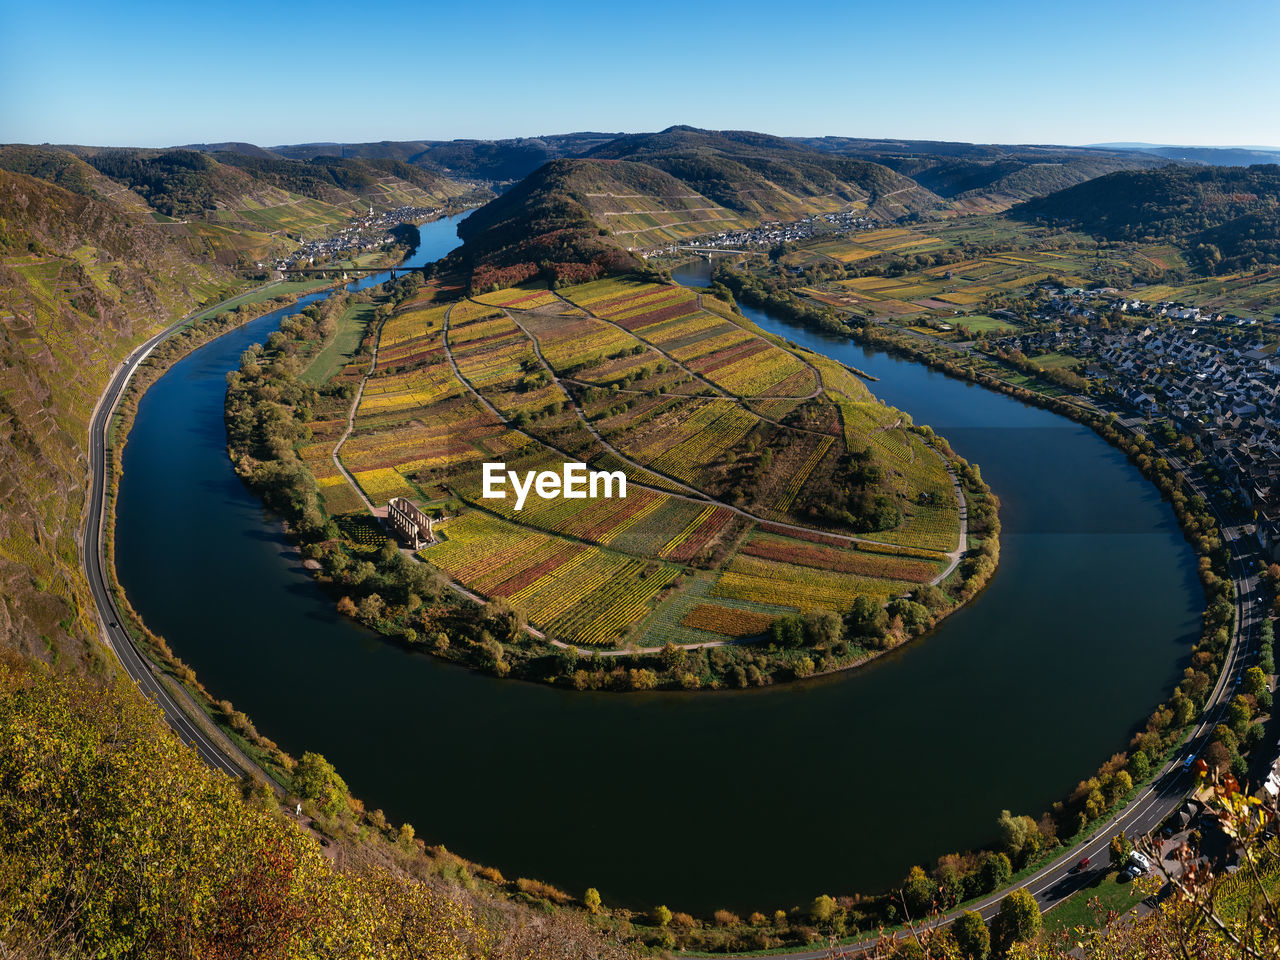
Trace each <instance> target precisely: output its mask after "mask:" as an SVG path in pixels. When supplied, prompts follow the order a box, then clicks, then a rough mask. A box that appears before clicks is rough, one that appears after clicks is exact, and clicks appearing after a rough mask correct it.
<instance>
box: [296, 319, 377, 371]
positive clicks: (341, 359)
mask: <svg viewBox="0 0 1280 960" xmlns="http://www.w3.org/2000/svg"><path fill="white" fill-rule="evenodd" d="M374 310H375V306H374V304H372V303H353V304H351V305H350V306H348V307H347V309H346V310H344V311H342V314H341V316H339V317H338V331H337V333H335V334H334V336H333V338H332V339H330V341H329V342H328V343H327V344H325V347H324V349H323V350H321V351H320V352H319V353H318V354H316V356H315V359H314V360H312V361H311V365H310V366H308V367H307V369H306V370H305V371H304V372H303V374H302V379H303V380H305V381H306V382H307V383H314V384H320V383H324V382H325V381H326V380H328V379H329V378H330V377H332V376H333V375H334V374H336V373H338V372H339V371H340V370H341V369H342V368H343V367H344V366H346V365H347V362H348V361H350V359H351V357H352V355H353V354H354V353H355V352H356V350H357V349H359V347H360V341H361V340H362V339H364V332H365V329H366V328H367V327H368V325H369V321H370V320H372V319H373V312H374Z"/></svg>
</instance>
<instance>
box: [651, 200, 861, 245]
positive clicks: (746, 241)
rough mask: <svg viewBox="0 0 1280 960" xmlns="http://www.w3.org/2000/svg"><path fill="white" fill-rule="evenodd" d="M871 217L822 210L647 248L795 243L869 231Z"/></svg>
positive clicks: (853, 212) (848, 211) (854, 213)
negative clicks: (802, 216) (790, 218)
mask: <svg viewBox="0 0 1280 960" xmlns="http://www.w3.org/2000/svg"><path fill="white" fill-rule="evenodd" d="M879 225H880V223H879V221H877V220H876V219H875V218H874V217H869V216H867V215H865V214H860V213H857V212H855V211H852V210H844V211H841V212H839V213H822V214H816V215H814V216H811V217H805V218H804V219H803V220H795V221H791V222H788V223H762V224H761V225H760V226H758V227H753V228H751V229H750V230H726V231H721V232H720V233H709V234H707V235H706V236H702V237H698V239H697V240H696V241H692V242H690V243H686V244H674V243H673V244H669V245H668V246H666V247H662V248H661V249H658V250H653V251H649V253H650V255H653V254H661V253H676V252H678V250H679V249H680V248H681V247H682V246H697V247H715V248H717V249H720V250H751V249H768V248H770V247H775V246H777V245H778V244H780V243H799V242H800V241H802V240H810V239H812V238H813V237H815V236H818V235H819V234H822V235H826V234H838V233H847V232H850V231H853V230H869V229H871V228H872V227H876V226H879Z"/></svg>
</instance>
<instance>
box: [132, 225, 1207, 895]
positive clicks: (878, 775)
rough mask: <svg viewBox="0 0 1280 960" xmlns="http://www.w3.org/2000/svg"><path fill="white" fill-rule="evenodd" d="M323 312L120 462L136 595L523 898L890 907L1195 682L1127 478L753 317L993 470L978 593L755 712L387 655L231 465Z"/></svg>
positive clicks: (231, 689) (1166, 580)
mask: <svg viewBox="0 0 1280 960" xmlns="http://www.w3.org/2000/svg"><path fill="white" fill-rule="evenodd" d="M454 225H455V221H449V220H442V221H437V222H436V223H432V224H428V225H426V226H424V227H423V229H422V235H423V243H422V246H421V247H420V248H419V250H418V251H417V252H416V254H415V258H414V259H415V262H427V261H428V260H431V259H434V258H436V257H439V256H442V255H443V254H444V253H445V252H447V251H448V250H449V249H451V248H452V246H454V245H455V244H456V243H457V240H456V237H454V236H453V230H454ZM374 279H375V280H376V279H377V278H374ZM680 279H682V281H683V282H699V280H700V279H705V278H704V275H702V274H700V273H699V271H698V270H697V269H694V270H691V271H685V272H683V273H682V274H681V277H680ZM314 299H316V298H315V297H308V298H306V299H304V300H303V301H301V303H300V304H299V305H298V306H295V307H290V308H287V309H285V310H281V311H276V312H275V313H272V314H268V315H267V316H265V317H263V318H260V319H258V320H255V321H253V322H251V323H249V324H247V325H246V326H245V327H243V328H241V329H239V330H237V331H234V332H233V333H230V334H228V335H226V336H224V337H222V338H220V339H218V340H216V341H213V342H212V343H210V344H208V345H206V346H204V347H201V348H200V349H199V350H197V351H195V352H194V353H193V354H191V355H190V356H188V357H186V358H185V359H183V360H181V361H179V362H178V363H177V364H175V365H174V366H173V368H172V369H171V370H169V371H168V372H167V373H166V374H165V375H164V376H163V377H162V378H161V379H160V380H159V381H158V382H157V383H156V384H155V385H154V386H153V387H152V388H151V389H150V390H149V391H148V392H147V394H146V395H145V397H144V398H143V400H142V402H141V404H140V406H139V410H138V416H137V419H136V421H135V424H134V427H133V431H132V433H131V434H130V437H129V441H128V444H127V446H126V447H125V450H124V476H123V480H122V483H121V488H120V496H119V503H118V524H117V546H116V556H117V566H118V570H119V575H120V579H121V582H122V583H123V584H124V586H125V589H126V590H127V592H128V594H129V598H130V600H131V601H132V603H133V605H134V607H135V608H137V609H138V610H139V611H140V612H141V613H142V614H143V616H144V618H145V619H146V621H147V623H148V624H149V625H150V626H151V628H152V629H154V630H155V631H157V632H158V633H160V634H162V635H163V636H165V637H166V638H167V639H168V641H169V643H170V645H171V646H172V648H173V649H174V651H175V652H176V653H177V655H178V656H180V657H181V658H182V659H183V660H185V661H186V662H187V663H189V664H190V665H191V666H192V667H194V668H195V670H196V671H197V673H198V674H199V676H200V678H201V680H202V681H203V682H204V684H205V685H206V686H207V687H208V688H209V690H210V691H212V692H213V694H214V696H216V697H219V698H227V699H230V700H232V701H233V702H234V703H235V705H236V707H237V708H238V709H241V710H244V711H245V712H246V713H248V714H249V716H251V717H252V718H253V720H254V722H255V723H256V724H257V726H258V729H259V730H261V731H262V732H263V733H264V734H266V735H267V736H269V737H271V738H272V739H274V740H276V741H277V742H278V743H280V745H281V746H282V747H284V748H285V749H286V750H288V751H290V752H291V753H293V754H294V755H295V756H297V755H300V754H301V753H302V752H303V751H305V750H316V751H319V752H321V753H323V754H324V755H325V756H327V757H328V758H329V759H330V760H332V761H333V762H334V763H335V764H336V765H337V767H338V770H339V771H340V772H341V773H342V775H343V776H344V777H345V778H346V780H347V782H348V784H349V785H350V787H351V789H352V791H353V793H355V794H356V795H357V796H359V797H361V798H362V799H363V800H364V801H365V803H366V804H367V806H369V807H370V808H375V807H378V808H381V809H383V810H384V811H385V812H386V814H387V816H388V817H389V818H390V819H391V820H392V821H395V822H399V821H405V820H407V821H409V822H411V823H412V824H413V825H414V827H415V828H416V830H417V832H418V835H419V836H420V837H423V838H424V839H426V841H427V842H428V843H442V844H444V845H446V846H448V847H449V848H450V849H451V850H454V851H455V852H457V853H459V854H462V855H463V856H466V857H469V858H472V859H474V860H477V861H479V862H481V863H486V864H491V865H493V866H496V867H498V868H499V869H501V870H502V872H503V873H504V874H505V875H506V876H507V877H516V876H528V877H536V878H539V879H542V880H546V881H548V882H551V883H554V884H556V885H558V886H561V887H563V888H565V889H567V890H569V891H571V892H573V893H575V894H577V895H581V894H582V891H583V890H584V889H585V888H586V887H588V886H595V887H597V888H599V890H600V891H601V893H602V895H603V897H604V899H605V901H606V902H614V903H624V904H628V905H632V906H645V905H652V904H655V903H667V904H669V905H670V906H671V907H672V908H673V909H682V910H689V911H694V912H707V911H710V910H713V909H716V908H720V907H726V908H730V909H733V910H736V911H739V912H742V911H747V910H753V909H761V910H765V909H768V910H772V909H773V908H775V907H778V906H784V907H786V906H791V905H793V904H799V903H803V902H807V901H808V900H809V899H810V898H812V897H813V896H814V895H815V894H817V893H821V892H830V893H833V894H844V893H852V892H855V891H871V890H875V889H882V888H884V887H887V886H889V885H891V884H893V883H895V882H897V881H898V880H900V879H901V877H902V876H903V875H904V874H905V872H906V870H907V869H908V868H909V867H910V866H911V865H912V864H913V863H917V862H919V863H925V862H930V861H932V860H933V859H934V858H936V857H937V856H938V855H940V854H942V853H946V852H948V851H951V850H957V849H963V848H966V847H971V846H974V845H977V844H981V843H984V842H987V841H989V840H990V839H992V838H993V835H994V832H995V819H996V817H997V815H998V814H999V811H1000V809H1001V808H1002V807H1009V808H1012V809H1013V810H1014V811H1015V812H1021V813H1030V814H1032V815H1037V816H1038V815H1039V814H1040V813H1041V812H1042V811H1043V810H1044V809H1045V808H1046V807H1047V806H1048V805H1049V804H1050V803H1051V802H1052V801H1053V800H1056V799H1058V798H1060V797H1061V796H1062V795H1063V794H1064V793H1065V792H1067V791H1069V790H1070V789H1071V788H1072V787H1073V786H1074V785H1075V783H1076V782H1077V781H1078V780H1079V779H1081V778H1083V777H1086V776H1088V775H1090V774H1091V773H1092V771H1093V770H1094V769H1095V768H1096V767H1097V765H1098V764H1099V762H1100V761H1102V760H1104V759H1106V757H1108V756H1109V755H1110V754H1112V753H1113V752H1115V751H1117V750H1121V749H1123V748H1124V747H1125V744H1126V743H1127V741H1128V738H1129V736H1130V734H1131V733H1132V732H1133V730H1134V729H1135V728H1136V726H1137V725H1138V724H1139V723H1140V722H1141V721H1142V720H1143V719H1145V717H1146V716H1147V714H1148V713H1149V712H1150V710H1151V709H1152V707H1153V706H1155V704H1157V703H1158V702H1159V701H1160V700H1161V699H1162V697H1163V696H1164V695H1166V694H1167V693H1168V692H1169V691H1170V690H1171V689H1172V687H1173V685H1174V684H1175V683H1176V681H1177V678H1178V676H1179V674H1180V671H1181V668H1182V667H1183V666H1184V665H1185V663H1186V662H1187V660H1188V657H1189V652H1190V646H1191V644H1192V642H1193V641H1194V639H1195V635H1196V632H1197V628H1198V614H1199V611H1200V609H1201V608H1202V604H1203V593H1202V591H1201V589H1200V587H1199V584H1198V581H1197V579H1196V574H1195V558H1194V556H1193V554H1192V552H1191V550H1190V548H1189V547H1188V546H1187V545H1186V544H1185V543H1184V542H1183V540H1182V537H1181V535H1180V533H1179V531H1178V529H1177V525H1176V522H1175V520H1174V517H1173V514H1172V511H1171V510H1170V509H1169V507H1168V505H1167V504H1164V503H1163V502H1162V501H1161V499H1160V497H1159V495H1158V493H1157V492H1156V490H1155V489H1154V488H1153V487H1152V486H1151V485H1150V484H1148V483H1147V482H1146V481H1144V480H1143V479H1142V477H1141V476H1140V475H1139V474H1138V472H1137V470H1136V469H1135V468H1134V467H1133V466H1132V465H1130V464H1129V463H1128V462H1127V461H1126V459H1125V458H1124V456H1123V455H1122V454H1121V453H1119V452H1118V451H1116V450H1114V449H1112V448H1111V447H1110V446H1108V445H1107V444H1106V443H1105V442H1103V441H1102V440H1101V439H1100V438H1098V437H1097V436H1096V435H1095V434H1093V433H1092V432H1091V431H1089V430H1087V429H1085V428H1083V427H1080V426H1078V425H1076V424H1073V423H1071V422H1070V421H1067V420H1065V419H1063V418H1061V417H1058V416H1056V415H1054V414H1051V413H1048V412H1046V411H1043V410H1040V409H1037V408H1034V407H1030V406H1027V405H1025V404H1022V403H1019V402H1018V401H1016V400H1013V399H1010V398H1008V397H1005V396H1003V395H1000V394H996V393H992V392H990V391H987V390H985V389H983V388H980V387H976V386H973V385H970V384H967V383H964V382H962V381H959V380H955V379H951V378H948V377H945V376H943V375H941V374H938V373H935V372H933V371H931V370H928V369H927V368H925V367H923V366H921V365H919V364H916V363H913V362H910V361H904V360H900V359H896V358H893V357H889V356H886V355H883V354H873V353H868V352H866V351H864V350H862V349H861V348H859V347H857V346H856V345H854V344H852V343H851V342H849V341H847V340H843V339H839V338H832V337H826V336H823V335H821V334H817V333H812V332H809V331H807V330H805V329H802V328H799V327H795V326H792V325H790V324H787V323H783V322H781V321H779V320H777V319H774V318H771V317H768V316H765V315H764V314H762V313H761V312H759V311H754V310H750V309H748V310H747V313H748V316H751V317H752V319H754V320H755V321H756V322H758V323H760V324H761V325H762V326H764V327H766V328H767V329H769V330H771V331H773V332H775V333H779V334H781V335H783V336H786V337H789V338H790V339H792V340H794V341H796V342H797V343H800V344H803V345H805V346H807V347H811V348H813V349H815V350H820V351H822V352H823V353H826V354H828V355H829V356H832V357H834V358H836V359H839V360H842V361H844V362H846V363H849V364H851V365H853V366H856V367H858V368H860V369H863V370H866V371H867V372H869V373H872V374H875V375H876V376H878V377H880V378H881V379H880V381H879V382H878V383H875V384H872V388H873V390H874V392H875V393H876V394H877V395H878V396H880V397H882V398H883V399H885V400H886V401H887V402H889V403H891V404H893V405H895V406H898V407H901V408H902V409H904V410H906V411H908V412H909V413H910V414H911V415H912V416H913V418H914V419H915V420H916V422H917V423H929V424H931V425H933V426H934V427H935V428H936V429H937V430H938V431H939V432H940V433H942V434H943V435H945V436H946V437H947V438H948V439H949V440H951V441H952V443H953V445H954V446H955V449H956V450H957V452H959V453H960V454H962V455H963V456H965V457H966V458H968V459H970V460H971V461H973V462H975V463H977V464H979V465H980V466H981V468H982V472H983V476H984V477H985V478H986V479H987V481H988V482H989V483H990V484H991V486H992V487H993V488H994V490H995V491H996V493H997V494H998V495H999V496H1000V498H1001V500H1002V501H1003V504H1004V507H1003V511H1002V517H1003V523H1004V534H1003V539H1002V555H1001V564H1000V569H999V571H998V572H997V573H996V575H995V577H994V578H993V580H992V582H991V585H990V586H989V587H988V589H987V590H986V591H984V593H983V594H982V595H981V596H979V597H978V598H977V599H976V600H974V601H973V602H972V603H971V604H970V605H969V606H968V607H966V608H965V609H964V610H962V611H960V612H959V613H957V614H955V615H954V616H952V617H951V618H949V619H948V620H947V621H946V622H945V623H944V624H943V625H942V626H941V628H940V629H939V630H938V631H936V632H935V633H934V634H932V635H930V636H928V637H926V638H923V639H922V640H920V641H917V642H916V643H914V644H912V645H910V646H908V647H907V648H905V649H902V650H899V651H896V652H894V653H893V654H891V655H889V656H887V657H884V658H882V659H881V660H879V661H876V662H875V663H873V664H871V665H869V666H867V667H864V668H862V669H859V670H855V671H851V672H848V673H845V674H841V675H837V676H834V677H827V678H820V679H817V680H814V681H810V682H804V683H793V684H782V685H779V686H777V687H773V688H766V689H762V690H751V691H741V692H721V693H715V694H710V693H694V694H687V693H676V692H665V693H651V694H625V695H620V694H605V693H578V692H574V691H568V690H560V689H553V688H550V687H545V686H541V685H537V684H531V683H521V682H517V681H508V680H499V679H496V678H494V677H491V676H487V675H483V674H479V673H473V672H470V671H468V670H465V669H462V668H459V667H456V666H453V665H450V664H446V663H442V662H440V661H438V660H435V659H433V658H432V657H430V656H428V655H425V654H420V653H415V652H410V651H407V650H403V649H401V648H400V647H398V646H396V645H394V644H390V643H386V642H384V641H383V640H382V639H380V638H379V637H377V636H376V635H374V634H372V633H371V632H369V631H367V630H365V629H363V628H361V627H359V626H358V625H356V624H355V623H353V622H351V621H349V620H345V619H343V618H341V617H338V616H337V615H336V613H335V611H334V608H333V604H332V601H331V600H330V599H329V598H328V597H327V596H326V595H324V594H323V593H322V592H321V591H320V589H319V588H318V587H317V586H316V585H315V584H314V582H313V581H312V580H311V578H310V576H309V574H308V573H307V572H306V571H305V570H303V569H302V568H301V566H300V564H299V563H298V561H297V559H296V557H295V555H294V554H293V553H292V552H291V551H290V550H289V548H288V545H287V544H286V542H285V541H284V539H283V537H282V535H281V532H280V526H279V523H278V522H277V521H275V520H273V519H272V518H271V517H270V516H268V515H266V514H265V513H264V511H263V509H262V507H261V505H260V503H259V501H258V500H257V498H256V497H254V496H253V495H252V494H251V493H249V492H248V491H247V490H246V489H245V488H244V486H243V485H242V484H241V483H240V481H239V479H238V478H237V477H236V476H235V474H234V472H233V471H232V470H231V466H230V463H229V462H228V459H227V456H226V449H225V444H226V436H225V432H224V428H223V421H222V406H223V396H224V392H225V375H226V373H227V371H228V370H230V369H232V368H234V367H235V366H236V364H237V362H238V358H239V355H240V353H241V352H242V351H243V350H244V349H245V348H246V347H247V346H248V345H249V344H251V343H255V342H260V341H262V340H264V339H265V338H266V337H267V335H268V334H270V332H271V331H272V330H273V329H275V327H276V326H277V325H278V323H279V321H280V319H281V318H282V317H283V316H285V315H288V314H290V313H293V312H295V311H297V310H298V309H301V307H302V306H305V305H306V303H308V302H310V301H312V300H314Z"/></svg>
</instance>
